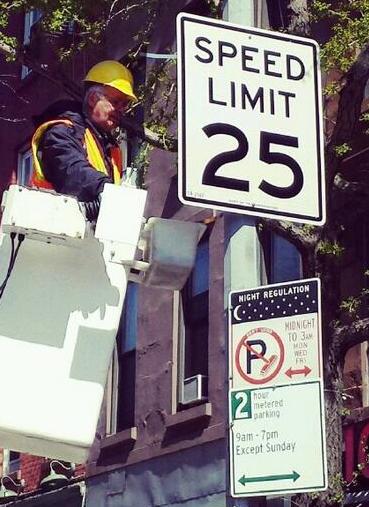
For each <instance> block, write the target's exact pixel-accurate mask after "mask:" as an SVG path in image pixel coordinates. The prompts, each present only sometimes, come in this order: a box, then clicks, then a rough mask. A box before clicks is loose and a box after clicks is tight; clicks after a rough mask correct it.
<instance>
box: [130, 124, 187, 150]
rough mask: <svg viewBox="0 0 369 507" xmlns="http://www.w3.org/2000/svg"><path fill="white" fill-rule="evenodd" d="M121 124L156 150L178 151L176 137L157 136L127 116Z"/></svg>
mask: <svg viewBox="0 0 369 507" xmlns="http://www.w3.org/2000/svg"><path fill="white" fill-rule="evenodd" d="M120 124H121V127H123V128H124V129H126V130H127V131H128V132H132V133H133V134H134V135H136V136H138V137H139V138H141V139H143V140H144V141H147V142H148V143H149V144H151V146H154V147H155V148H160V149H162V150H165V151H171V152H177V151H178V141H177V139H175V138H174V137H171V136H165V137H163V136H162V135H159V134H156V133H155V132H153V131H152V130H150V129H148V128H147V127H144V126H143V125H140V124H138V123H137V122H135V121H134V120H132V119H131V118H128V117H126V116H123V118H122V119H121V123H120Z"/></svg>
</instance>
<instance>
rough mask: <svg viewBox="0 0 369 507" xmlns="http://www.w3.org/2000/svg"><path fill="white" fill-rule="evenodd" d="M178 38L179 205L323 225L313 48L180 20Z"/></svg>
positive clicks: (209, 22) (196, 19)
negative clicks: (180, 202) (181, 203)
mask: <svg viewBox="0 0 369 507" xmlns="http://www.w3.org/2000/svg"><path fill="white" fill-rule="evenodd" d="M177 38H178V105H179V108H178V109H179V115H178V116H179V124H178V130H179V184H178V192H179V198H180V200H181V201H182V202H183V203H185V204H192V205H196V206H202V207H206V208H215V209H220V210H225V211H232V212H236V213H245V214H250V215H256V216H263V217H272V218H277V219H287V220H292V221H294V222H302V223H312V224H315V225H321V224H323V223H324V220H325V192H324V173H323V171H324V160H323V134H322V113H321V87H320V73H319V59H318V46H317V44H316V42H315V41H313V40H311V39H305V38H302V37H295V36H291V35H286V34H281V33H276V32H272V31H267V30H261V29H255V28H245V27H243V26H238V25H234V24H231V23H225V22H223V21H218V20H214V19H210V18H204V17H200V16H195V15H191V14H186V13H181V14H180V15H179V16H178V18H177Z"/></svg>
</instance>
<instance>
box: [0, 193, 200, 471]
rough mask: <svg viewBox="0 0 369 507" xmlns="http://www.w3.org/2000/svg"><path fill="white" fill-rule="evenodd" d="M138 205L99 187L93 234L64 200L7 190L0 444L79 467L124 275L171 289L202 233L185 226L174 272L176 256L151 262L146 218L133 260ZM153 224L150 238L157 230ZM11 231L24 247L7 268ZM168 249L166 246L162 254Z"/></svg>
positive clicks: (1, 231) (0, 238) (0, 235)
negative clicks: (137, 257)
mask: <svg viewBox="0 0 369 507" xmlns="http://www.w3.org/2000/svg"><path fill="white" fill-rule="evenodd" d="M145 200H146V192H145V191H144V190H139V189H135V188H132V187H124V186H121V187H118V186H114V185H105V187H104V192H103V195H102V202H101V208H100V213H99V218H98V221H97V224H96V232H95V233H94V231H93V229H92V228H91V226H90V224H88V223H87V222H86V221H85V219H84V216H83V214H82V212H81V211H80V207H79V204H78V202H77V201H76V200H75V199H74V198H72V197H68V196H64V195H59V194H56V193H54V192H50V191H42V190H35V189H27V188H24V187H19V186H17V185H13V186H11V187H10V189H9V190H8V192H7V193H6V195H5V198H4V205H3V208H4V212H3V217H2V223H1V227H0V284H1V283H2V282H3V280H4V279H5V278H6V276H7V273H8V272H9V278H8V282H7V285H6V287H5V290H4V291H3V295H2V297H1V298H0V360H1V367H0V385H1V409H0V447H4V448H9V449H13V450H18V451H21V452H29V453H32V454H35V455H41V456H48V457H53V458H59V459H63V460H66V461H74V462H77V463H82V462H84V461H86V459H87V457H88V452H89V449H90V447H91V444H92V443H93V440H94V437H95V431H96V425H97V420H98V417H99V413H100V408H101V403H102V399H103V394H104V387H105V382H106V377H107V372H108V368H109V364H110V359H111V355H112V351H113V348H114V343H115V337H116V333H117V329H118V325H119V320H120V315H121V311H122V307H123V302H124V297H125V291H126V286H127V280H128V278H129V276H130V271H131V268H132V267H133V268H135V269H136V270H138V272H137V273H138V274H136V276H135V279H136V280H137V281H140V282H143V283H148V284H150V280H151V281H152V284H153V285H157V286H165V287H169V288H172V289H179V288H180V287H181V286H182V285H183V283H184V281H185V279H186V278H187V276H188V274H189V273H190V270H191V267H192V265H193V262H194V258H195V257H194V256H195V251H196V246H195V245H196V244H197V241H198V240H199V238H200V237H201V234H202V232H203V229H204V226H201V225H199V224H190V225H191V226H192V231H190V230H188V233H189V235H190V236H191V241H192V242H193V245H192V246H190V247H188V248H186V247H184V248H183V251H184V253H183V255H182V254H181V253H179V254H178V258H177V261H178V263H179V264H182V265H185V266H184V267H182V268H177V267H176V266H175V259H174V257H175V256H176V255H177V252H175V254H174V255H170V254H169V258H171V259H172V260H171V262H172V264H173V265H171V262H169V265H168V260H167V259H164V261H162V260H161V259H162V256H161V254H160V252H159V257H158V255H157V250H158V248H157V245H156V243H155V241H156V240H155V238H154V237H155V236H157V235H155V233H154V232H153V223H152V221H151V222H150V221H149V223H151V225H147V226H146V232H144V233H143V234H142V236H143V239H141V243H142V247H143V250H144V255H143V260H138V261H137V260H135V254H136V249H137V245H138V243H139V239H140V235H141V233H142V225H143V222H144V220H143V212H144V206H145ZM159 222H160V220H159ZM161 222H162V224H161V226H160V227H159V229H160V231H159V236H160V235H162V234H163V230H162V229H163V227H164V228H165V227H166V226H165V225H163V221H161ZM167 223H168V225H167V226H168V227H169V228H170V227H171V225H170V223H171V221H167ZM181 223H182V222H179V224H181ZM154 229H155V227H154ZM189 229H191V227H190V228H189ZM19 234H21V235H25V240H24V241H23V242H22V243H21V245H20V249H19V252H18V256H17V259H16V261H15V263H14V266H13V268H11V266H9V260H10V258H11V252H12V246H11V243H12V237H13V239H14V236H15V239H14V242H15V246H16V245H17V240H18V238H19V236H18V235H19ZM165 236H166V235H165V233H164V237H165ZM153 238H154V239H153ZM182 241H183V240H182ZM159 243H160V240H159ZM176 244H178V240H175V239H174V241H173V242H172V244H171V243H170V242H168V244H167V245H166V248H167V249H169V250H170V249H171V248H175V246H176ZM182 244H183V243H182ZM159 250H160V248H159ZM191 256H192V257H191ZM8 268H9V269H8ZM142 270H143V271H142ZM160 271H161V272H164V274H163V276H161V275H160V273H159V272H160ZM170 273H173V274H174V273H177V274H178V276H177V277H176V278H174V277H173V276H172V277H171V275H170ZM162 282H163V283H162Z"/></svg>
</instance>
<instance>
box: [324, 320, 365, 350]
mask: <svg viewBox="0 0 369 507" xmlns="http://www.w3.org/2000/svg"><path fill="white" fill-rule="evenodd" d="M332 338H333V339H332V347H334V349H335V350H336V354H337V356H336V357H337V359H342V358H344V357H345V354H346V352H347V351H348V350H349V349H350V348H351V347H353V346H354V345H358V344H360V343H363V342H365V341H367V340H369V318H365V319H360V320H355V321H354V322H352V323H351V324H348V325H345V326H337V327H335V328H334V330H333V333H332Z"/></svg>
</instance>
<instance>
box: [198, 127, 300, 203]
mask: <svg viewBox="0 0 369 507" xmlns="http://www.w3.org/2000/svg"><path fill="white" fill-rule="evenodd" d="M203 131H204V132H205V134H206V135H207V136H208V137H212V136H215V135H218V134H224V135H228V136H231V137H234V138H235V139H236V140H237V142H238V146H237V148H236V149H234V150H230V151H226V152H223V153H219V154H218V155H216V156H215V157H213V158H212V159H211V160H210V161H209V162H208V163H207V165H206V167H205V170H204V173H203V176H202V183H203V184H204V185H210V186H213V187H220V188H229V189H233V190H242V191H244V192H249V190H250V184H249V181H247V180H238V179H235V178H230V177H226V176H219V175H217V171H218V169H219V168H220V167H222V166H223V165H225V164H228V163H229V162H237V161H238V160H242V159H243V158H245V157H246V155H247V153H248V151H249V143H248V140H247V137H246V136H245V134H244V133H243V132H242V130H240V129H239V128H237V127H235V126H234V125H229V124H227V123H211V124H210V125H206V126H205V127H204V128H203ZM271 144H279V145H280V146H291V147H293V148H298V138H297V137H292V136H286V135H281V134H275V133H272V132H264V131H261V132H260V151H259V158H260V160H261V161H263V162H265V163H266V164H282V165H285V166H287V167H288V168H289V169H290V170H291V171H292V174H293V181H292V183H291V185H289V186H288V187H280V186H277V185H273V184H272V183H269V182H268V181H266V180H262V181H261V183H260V185H259V188H260V190H261V191H262V192H264V193H266V194H268V195H271V196H272V197H278V198H279V199H290V198H291V197H295V196H296V195H297V194H299V193H300V192H301V189H302V187H303V185H304V175H303V172H302V169H301V167H300V166H299V164H298V163H297V162H296V160H295V159H293V158H292V157H290V156H289V155H286V154H285V153H280V152H277V151H271V149H270V145H271Z"/></svg>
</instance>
